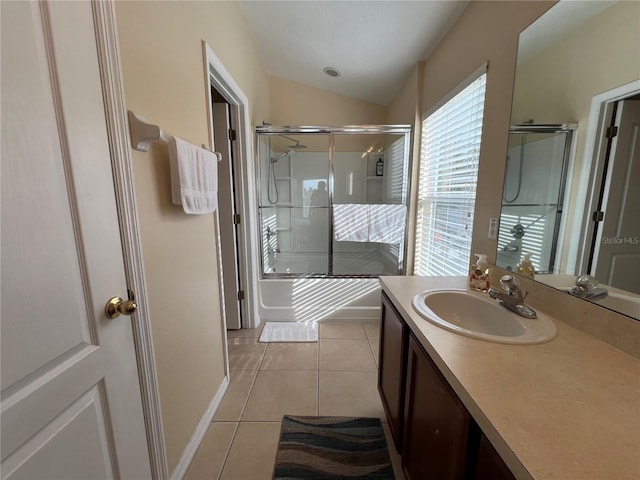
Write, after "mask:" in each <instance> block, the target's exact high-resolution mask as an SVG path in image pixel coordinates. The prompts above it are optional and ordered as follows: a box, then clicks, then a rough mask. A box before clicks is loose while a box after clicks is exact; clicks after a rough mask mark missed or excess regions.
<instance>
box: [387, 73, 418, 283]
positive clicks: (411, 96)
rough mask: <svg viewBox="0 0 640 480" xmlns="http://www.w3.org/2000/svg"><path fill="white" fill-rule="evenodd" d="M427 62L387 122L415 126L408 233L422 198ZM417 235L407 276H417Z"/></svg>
mask: <svg viewBox="0 0 640 480" xmlns="http://www.w3.org/2000/svg"><path fill="white" fill-rule="evenodd" d="M423 71H424V62H418V63H417V64H416V66H415V68H414V69H413V71H412V72H411V75H410V76H409V78H408V79H407V81H406V82H405V83H404V85H403V86H402V88H401V89H400V91H399V92H398V93H397V94H396V96H395V97H394V99H393V101H392V102H391V104H390V105H389V108H388V111H387V121H386V123H388V124H391V125H398V124H400V125H403V124H407V125H411V126H412V127H413V131H412V134H411V135H412V137H411V150H410V151H409V159H410V162H411V164H410V167H409V168H410V169H409V175H410V178H409V223H408V225H407V231H408V232H414V231H415V223H416V222H415V219H416V210H417V198H418V168H417V166H418V162H419V161H420V124H421V121H422V113H421V108H420V106H421V105H422V79H423ZM414 247H415V235H409V238H407V252H406V266H407V273H409V274H412V273H413V260H414V256H415V255H414V253H415V252H414Z"/></svg>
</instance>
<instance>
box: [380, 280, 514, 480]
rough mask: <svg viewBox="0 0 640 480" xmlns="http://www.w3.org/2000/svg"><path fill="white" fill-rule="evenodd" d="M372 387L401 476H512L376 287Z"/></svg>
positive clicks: (444, 479)
mask: <svg viewBox="0 0 640 480" xmlns="http://www.w3.org/2000/svg"><path fill="white" fill-rule="evenodd" d="M379 346H380V350H379V362H378V365H379V367H378V391H379V392H380V397H381V400H382V405H383V406H384V410H385V412H386V415H387V420H388V422H389V423H388V424H389V430H390V431H391V436H392V437H393V442H394V444H395V447H396V449H397V451H398V452H399V453H400V454H401V457H402V467H403V470H404V473H405V475H406V478H407V480H430V479H436V480H448V479H455V480H458V479H465V480H466V479H469V480H512V479H514V478H515V477H514V476H513V474H512V473H511V471H510V470H509V468H508V467H507V466H506V465H505V463H504V462H503V460H502V459H501V458H500V456H499V455H498V453H497V452H496V451H495V449H494V448H493V446H492V445H491V443H490V442H489V441H488V440H487V438H486V437H485V436H484V434H482V432H481V430H480V428H479V427H478V425H477V424H476V422H475V421H474V419H473V418H472V417H471V414H470V413H469V412H468V411H467V409H466V407H465V406H464V404H463V403H462V402H461V401H460V399H459V398H458V396H457V395H456V393H455V392H454V391H453V389H452V388H451V386H450V385H449V383H448V381H447V380H446V379H445V378H444V376H443V375H442V373H441V372H440V370H439V369H438V367H437V366H436V364H435V363H434V362H433V360H432V359H431V357H430V356H429V354H428V353H427V352H426V351H425V350H424V348H423V347H422V345H421V344H420V342H418V340H416V338H415V337H414V336H413V334H412V333H411V331H410V329H409V327H408V326H407V324H406V322H405V321H404V319H403V318H402V316H401V315H400V313H399V312H398V311H397V310H396V308H395V307H394V306H393V304H392V303H391V300H389V297H388V296H387V295H386V294H385V292H384V291H383V292H382V308H381V324H380V344H379Z"/></svg>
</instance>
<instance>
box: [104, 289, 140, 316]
mask: <svg viewBox="0 0 640 480" xmlns="http://www.w3.org/2000/svg"><path fill="white" fill-rule="evenodd" d="M129 297H130V298H129V300H123V299H122V297H113V298H110V299H109V301H108V302H107V304H106V305H105V307H104V312H105V313H106V314H107V318H116V317H119V316H120V315H131V314H133V313H134V312H135V311H136V310H138V304H137V303H136V302H135V300H134V298H133V292H131V291H129Z"/></svg>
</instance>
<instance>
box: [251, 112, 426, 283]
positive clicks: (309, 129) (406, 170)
mask: <svg viewBox="0 0 640 480" xmlns="http://www.w3.org/2000/svg"><path fill="white" fill-rule="evenodd" d="M412 132H413V128H412V127H411V125H347V126H329V125H321V126H318V125H308V126H292V125H284V126H273V125H268V124H267V125H259V126H256V127H255V132H254V133H255V148H254V151H255V152H256V168H255V174H256V179H255V181H256V187H257V200H258V201H257V209H256V210H257V214H258V219H257V222H258V225H259V230H260V232H261V231H262V223H261V221H260V215H261V211H260V210H261V208H260V207H261V205H260V202H261V199H262V193H263V192H262V182H261V178H260V175H261V168H262V167H261V165H260V160H261V158H260V145H259V141H258V139H259V135H268V136H277V135H290V134H293V135H295V134H298V135H328V139H329V148H328V152H327V153H328V160H329V165H328V167H329V168H328V178H327V180H328V182H327V193H328V202H329V205H328V219H327V221H328V229H327V230H328V250H327V263H328V268H327V270H328V271H327V273H277V272H276V273H265V271H264V267H265V265H264V255H263V252H264V247H265V246H264V242H263V236H262V234H261V233H260V235H259V248H260V279H286V278H378V277H380V276H381V275H382V274H373V275H372V274H356V273H354V274H339V275H335V274H334V273H333V234H334V226H333V206H334V205H333V193H334V186H335V178H334V168H333V166H334V153H335V136H336V135H350V134H351V135H384V134H395V135H403V136H404V146H403V148H404V150H403V151H404V158H405V162H404V167H403V175H404V178H403V184H404V186H405V188H403V191H402V196H401V199H402V200H401V203H400V204H401V205H404V206H405V207H407V213H406V219H405V231H404V240H403V246H402V252H403V256H402V264H401V267H400V271H399V272H398V273H396V274H397V275H402V274H404V273H405V272H406V270H407V249H408V235H407V225H408V224H409V205H408V201H409V198H410V189H411V182H410V178H411V175H410V172H411V163H412V162H411V150H410V148H411V134H412Z"/></svg>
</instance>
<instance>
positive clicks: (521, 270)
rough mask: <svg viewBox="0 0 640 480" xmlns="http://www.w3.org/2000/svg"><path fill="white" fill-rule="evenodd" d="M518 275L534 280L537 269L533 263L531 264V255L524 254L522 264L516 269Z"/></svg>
mask: <svg viewBox="0 0 640 480" xmlns="http://www.w3.org/2000/svg"><path fill="white" fill-rule="evenodd" d="M516 273H518V274H520V275H522V276H523V277H528V278H533V276H534V274H535V273H536V268H535V267H534V266H533V263H532V262H531V254H530V253H525V254H524V256H523V257H522V260H520V263H519V264H518V266H517V268H516Z"/></svg>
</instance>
